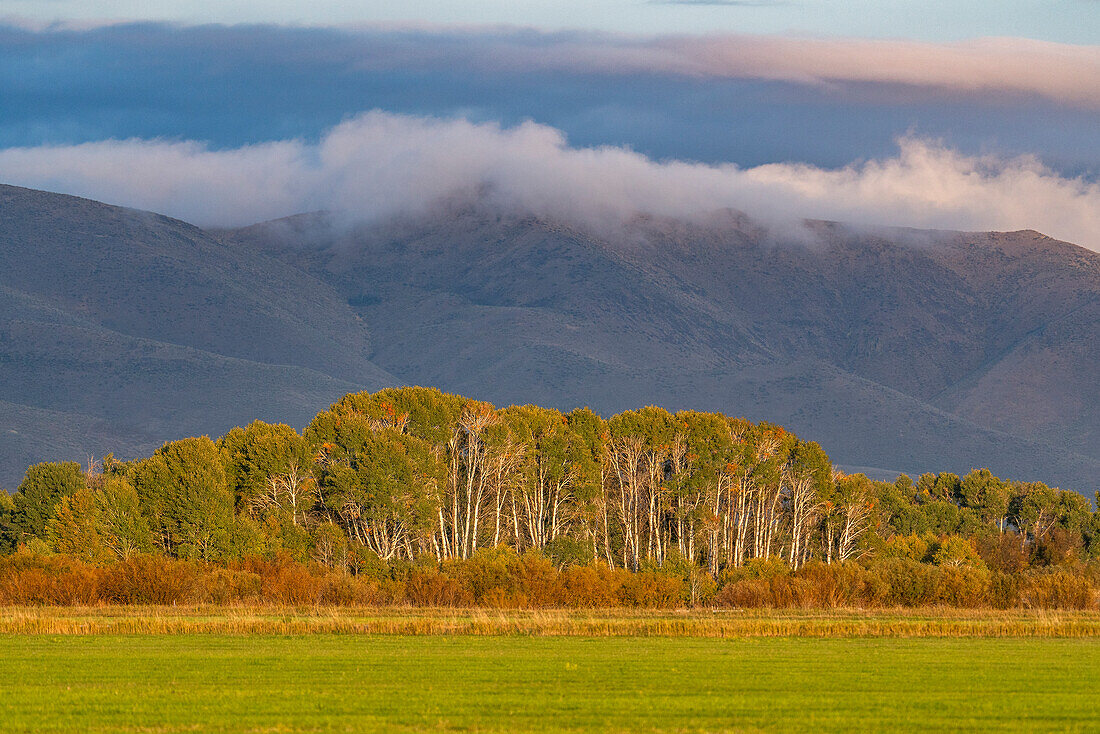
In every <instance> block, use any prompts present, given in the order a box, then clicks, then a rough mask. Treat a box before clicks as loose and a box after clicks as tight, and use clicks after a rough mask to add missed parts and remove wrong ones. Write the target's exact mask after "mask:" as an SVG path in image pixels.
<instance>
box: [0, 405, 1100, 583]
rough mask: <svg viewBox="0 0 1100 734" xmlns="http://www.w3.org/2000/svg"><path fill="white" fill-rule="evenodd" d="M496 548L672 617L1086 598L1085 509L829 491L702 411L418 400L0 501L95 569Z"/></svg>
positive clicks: (267, 429)
mask: <svg viewBox="0 0 1100 734" xmlns="http://www.w3.org/2000/svg"><path fill="white" fill-rule="evenodd" d="M501 549H507V550H508V552H510V553H512V554H513V556H515V557H516V558H524V557H539V558H543V559H546V560H547V562H549V563H550V564H552V566H553V567H555V568H557V569H559V570H561V569H565V568H569V567H601V568H605V569H609V570H615V571H624V572H628V573H658V574H660V573H664V574H666V575H668V574H672V575H675V576H677V578H681V580H682V581H683V583H684V584H686V586H685V588H688V589H689V592H687V593H688V600H689V601H695V600H696V599H697V597H698V595H699V594H703V595H706V594H711V595H713V594H715V593H717V591H718V589H719V588H720V587H724V586H726V585H728V584H729V583H733V582H736V583H739V584H740V587H739V588H741V589H742V590H744V589H746V588H749V587H750V586H751V583H749V582H752V581H753V580H754V579H759V578H764V577H767V578H771V577H778V576H784V577H788V578H811V577H814V574H819V575H820V573H821V572H820V571H818V570H815V569H818V568H819V567H825V568H833V569H841V568H846V569H852V568H862V569H865V570H866V569H873V568H880V567H883V564H889V563H893V564H894V566H895V567H896V566H897V564H898V563H899V562H900V563H904V564H908V565H907V566H906V568H908V571H907V572H906V573H908V574H909V576H911V577H913V578H915V576H914V574H920V573H927V572H931V571H930V570H931V569H944V568H946V569H963V570H965V572H966V573H970V574H971V575H972V576H973V575H975V574H977V576H978V577H981V578H980V579H979V582H981V583H985V584H987V585H988V584H989V583H992V581H991V579H992V578H993V575H994V574H1001V575H1007V576H1012V575H1017V576H1019V575H1021V574H1027V573H1033V572H1034V571H1035V570H1036V569H1053V568H1057V569H1059V570H1060V571H1062V572H1067V570H1068V571H1069V572H1072V573H1073V574H1076V576H1077V577H1079V578H1082V579H1086V580H1088V579H1093V578H1094V576H1095V575H1096V566H1097V563H1098V561H1097V560H1096V559H1097V558H1098V557H1100V512H1094V511H1093V510H1092V508H1091V506H1090V503H1089V502H1088V500H1086V499H1085V498H1084V497H1083V496H1081V495H1080V494H1077V493H1075V492H1070V491H1062V490H1058V489H1054V488H1051V487H1048V486H1046V485H1044V484H1042V483H1037V482H1019V481H1006V480H1002V479H999V478H998V477H995V476H993V475H992V474H991V473H990V472H989V471H988V470H985V469H980V470H974V471H971V472H970V473H969V474H967V475H965V476H963V477H959V476H957V475H954V474H949V473H940V474H925V475H922V476H920V477H919V478H917V479H916V481H913V479H911V478H910V477H908V476H905V475H902V476H900V477H898V479H897V480H896V481H894V482H880V481H872V480H870V479H868V478H867V477H866V476H864V475H860V474H857V475H845V474H844V473H842V472H840V471H838V470H837V469H836V468H835V467H833V465H832V463H831V462H830V460H829V457H828V456H827V455H826V454H825V452H824V451H823V450H822V449H821V447H820V446H818V445H817V444H816V443H814V442H810V441H804V440H801V439H799V438H798V437H797V436H795V435H794V434H792V433H790V432H789V431H786V430H784V429H783V428H782V427H780V426H776V425H772V424H769V423H751V422H749V421H746V420H744V419H740V418H731V417H728V416H725V415H721V414H717V413H702V412H695V411H682V412H678V413H670V412H668V411H666V410H664V409H661V408H655V407H647V408H642V409H640V410H632V411H626V412H623V413H620V414H618V415H615V416H613V417H611V418H609V419H603V418H601V417H600V416H598V415H597V414H595V413H594V412H592V411H591V410H588V409H587V408H582V409H578V410H573V411H571V412H568V413H562V412H559V411H556V410H552V409H547V408H541V407H537V406H531V405H527V406H512V407H507V408H502V409H497V408H494V407H493V406H492V405H490V404H487V403H483V402H478V401H474V400H470V399H467V398H464V397H461V396H458V395H450V394H445V393H442V392H440V391H438V390H434V389H427V388H396V389H389V390H383V391H380V392H377V393H373V394H370V393H357V394H349V395H346V396H345V397H344V398H342V399H341V400H340V401H339V402H337V403H336V404H334V405H333V406H331V407H330V408H329V409H328V410H326V411H323V412H321V413H319V414H318V415H317V416H316V417H315V418H314V419H313V420H312V422H311V423H310V424H309V425H308V426H307V427H306V428H305V430H304V431H302V432H301V433H299V432H297V431H295V430H294V429H293V428H291V427H289V426H286V425H273V424H267V423H263V422H259V421H257V422H254V423H252V424H250V425H248V426H246V427H243V428H234V429H232V430H231V431H230V432H229V433H227V434H226V435H225V436H222V437H221V438H219V439H217V440H212V439H210V438H208V437H197V438H187V439H183V440H180V441H173V442H170V443H167V444H165V445H164V446H162V447H161V448H160V449H158V450H157V451H156V452H155V453H154V454H153V455H152V456H150V457H148V458H144V459H139V460H135V461H117V460H115V459H114V458H113V457H111V456H107V457H105V458H104V459H102V460H101V461H92V462H89V464H88V465H87V466H81V465H80V464H78V463H75V462H60V463H44V464H37V465H34V466H32V467H30V468H29V469H28V470H27V473H26V476H25V477H24V479H23V481H22V483H21V484H20V485H19V487H18V489H17V490H16V492H15V493H14V494H13V495H8V494H7V493H0V553H5V554H13V553H23V554H37V555H39V556H43V557H45V556H49V555H51V554H57V555H60V556H62V557H67V558H74V559H80V560H81V561H82V562H84V563H87V564H92V565H97V566H104V565H110V564H114V563H119V562H128V561H130V560H131V559H134V558H138V557H146V556H160V557H165V558H173V559H182V560H190V561H195V562H199V563H206V564H222V565H227V564H232V563H239V562H241V561H242V560H244V559H273V558H277V557H278V558H283V559H288V560H291V561H294V562H296V563H299V564H304V565H307V566H308V565H313V566H316V567H321V568H325V569H329V570H332V571H336V572H339V573H340V574H345V575H348V576H359V575H370V574H373V575H375V576H376V577H380V578H381V577H386V576H388V577H391V578H397V577H398V576H400V577H401V578H403V579H407V578H408V574H409V569H412V568H421V569H423V568H424V567H426V566H432V565H434V566H435V567H436V568H437V569H441V568H455V567H457V566H456V564H462V563H464V562H470V561H472V560H474V559H477V558H482V557H484V556H485V554H486V553H494V552H499V551H501ZM935 572H936V573H946V572H939V571H935ZM838 573H839V572H838ZM845 573H847V574H849V576H847V577H845V578H849V581H848V583H856V582H855V581H852V580H851V579H852V578H854V577H851V573H853V572H852V571H850V570H849V571H846V572H845ZM837 578H840V576H837ZM981 579H985V581H981ZM910 580H911V579H910ZM859 583H861V584H866V583H871V582H870V581H867V579H864V580H863V581H860V582H859ZM1089 583H1092V582H1091V581H1089ZM983 588H986V587H983ZM1090 588H1091V587H1090ZM732 593H734V592H732V591H730V592H727V596H728V595H729V594H732ZM868 593H870V592H868ZM1084 596H1085V598H1088V597H1089V593H1088V592H1085V594H1084ZM1093 601H1095V600H1094V599H1093Z"/></svg>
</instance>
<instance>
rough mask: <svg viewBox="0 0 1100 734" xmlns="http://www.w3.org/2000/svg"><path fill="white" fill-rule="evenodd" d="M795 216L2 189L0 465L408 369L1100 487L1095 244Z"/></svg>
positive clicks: (852, 462)
mask: <svg viewBox="0 0 1100 734" xmlns="http://www.w3.org/2000/svg"><path fill="white" fill-rule="evenodd" d="M816 228H817V235H818V241H816V242H814V243H813V244H804V243H802V244H800V243H790V242H775V241H773V240H772V239H771V238H769V237H768V236H767V235H766V234H765V233H764V232H762V231H760V230H759V229H758V228H757V227H755V226H754V225H753V224H752V223H751V222H749V221H748V220H746V219H745V218H744V217H740V216H735V215H732V214H730V215H722V216H716V217H714V218H713V220H711V221H710V222H708V223H705V224H688V223H684V222H675V221H664V220H654V219H639V220H638V221H636V222H633V223H631V224H630V225H628V226H627V227H625V228H624V229H622V230H621V231H617V232H615V233H614V234H603V235H599V236H597V235H593V234H591V233H589V232H587V231H583V230H580V229H577V228H575V227H570V226H566V225H564V224H561V223H557V222H547V221H543V220H539V219H535V218H524V217H517V216H501V215H499V214H496V213H493V212H490V211H486V210H485V209H483V208H481V207H479V206H460V205H448V206H442V207H440V208H438V209H437V210H435V211H433V212H432V213H431V214H429V215H425V216H420V217H416V218H404V219H399V220H393V221H388V222H385V223H381V224H379V223H375V224H372V225H370V226H360V227H357V228H352V229H347V228H340V227H335V226H333V225H331V223H329V221H328V219H327V218H326V217H325V216H324V215H303V216H301V217H294V218H291V219H288V220H280V221H278V222H270V223H264V224H260V225H256V226H253V227H249V228H245V229H242V230H235V231H223V232H214V233H210V232H203V231H201V230H198V229H196V228H194V227H191V226H190V225H187V224H185V223H182V222H178V221H175V220H171V219H168V218H165V217H161V216H158V215H153V214H148V213H142V212H135V211H132V210H126V209H120V208H117V207H110V206H106V205H103V204H98V203H95V202H90V201H86V200H82V199H77V198H74V197H68V196H61V195H56V194H46V193H42V192H34V191H28V190H25V189H17V188H13V187H0V426H3V429H4V430H3V433H2V435H0V485H7V486H8V488H12V487H13V486H14V484H15V483H16V482H17V481H18V477H19V475H21V473H22V471H23V469H24V468H25V466H26V464H27V463H28V462H30V461H33V460H40V459H47V458H50V459H56V458H78V459H79V458H83V457H86V455H87V454H88V453H97V454H99V453H102V452H104V451H106V450H111V449H114V450H116V451H117V452H119V453H120V454H129V455H135V454H137V453H143V452H147V451H148V450H149V448H150V447H152V446H153V445H155V444H158V443H159V442H161V441H163V440H166V439H169V438H175V437H179V436H184V435H190V434H195V433H203V432H207V433H215V434H216V433H219V432H221V431H224V430H226V429H227V428H228V427H229V426H231V425H234V424H236V423H240V422H247V421H248V420H250V419H252V418H257V417H258V418H265V419H268V420H283V421H287V422H289V423H291V424H294V425H296V426H298V427H300V426H301V425H302V424H303V423H304V422H305V420H307V419H308V417H309V415H311V414H312V412H313V411H314V410H315V409H316V406H317V405H319V404H325V403H327V402H331V401H332V400H334V399H335V398H336V397H338V396H339V395H340V394H342V393H343V392H346V391H349V390H353V389H364V388H366V389H375V388H378V387H381V386H384V385H390V384H424V385H433V386H437V387H440V388H442V389H444V390H448V391H452V392H460V393H464V394H469V395H472V396H474V397H478V398H482V399H486V400H491V401H493V402H495V403H498V404H507V403H511V402H518V401H522V402H527V401H533V402H537V403H540V404H544V405H550V406H554V407H559V408H572V407H575V406H578V405H586V404H587V405H590V406H591V407H593V408H594V409H596V410H599V411H601V412H603V413H605V414H610V413H614V412H618V411H621V410H624V409H627V408H632V407H637V406H639V405H645V404H659V405H662V406H665V407H668V408H671V409H679V408H688V407H690V408H699V409H705V410H717V411H723V412H726V413H732V414H737V415H744V416H745V417H748V418H751V419H754V420H760V419H766V420H769V421H775V422H777V423H782V424H784V425H787V426H789V427H790V428H791V429H793V430H795V431H797V432H798V433H799V434H800V435H803V436H805V437H807V438H811V439H814V440H817V441H819V442H820V443H821V444H822V445H823V446H824V447H825V449H826V450H827V451H828V452H829V454H830V455H831V456H832V457H833V459H834V460H836V461H839V462H841V463H842V464H844V465H846V466H851V467H863V468H867V470H868V471H871V472H873V473H876V474H878V475H880V476H885V475H889V474H890V473H892V472H897V471H907V472H921V471H925V470H949V471H956V472H965V471H967V470H969V469H970V468H972V467H976V466H989V467H990V468H991V469H993V471H994V472H995V473H998V474H1001V475H1005V476H1013V477H1017V478H1020V479H1032V478H1033V479H1042V480H1044V481H1047V482H1049V483H1051V484H1057V485H1061V486H1062V487H1065V488H1072V489H1077V490H1079V491H1083V492H1085V493H1087V494H1091V492H1092V491H1093V490H1095V489H1098V488H1100V404H1098V402H1100V395H1098V391H1097V390H1095V388H1094V386H1095V385H1096V384H1097V380H1098V378H1100V374H1098V372H1100V366H1098V365H1100V353H1098V352H1100V338H1098V337H1100V333H1098V331H1100V327H1098V326H1097V325H1098V324H1100V319H1098V317H1100V312H1098V309H1100V256H1098V255H1097V254H1095V253H1092V252H1089V251H1087V250H1084V249H1082V248H1079V247H1076V246H1074V245H1070V244H1066V243H1062V242H1056V241H1054V240H1051V239H1049V238H1046V237H1044V236H1042V235H1040V234H1037V233H1035V232H1014V233H996V234H994V233H973V234H971V233H952V232H915V231H905V230H889V231H877V232H867V231H856V230H852V229H849V228H845V227H843V226H840V225H836V224H827V223H821V224H818V225H816Z"/></svg>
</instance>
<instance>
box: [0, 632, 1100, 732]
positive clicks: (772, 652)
mask: <svg viewBox="0 0 1100 734" xmlns="http://www.w3.org/2000/svg"><path fill="white" fill-rule="evenodd" d="M6 618H7V617H6ZM1097 660H1100V639H1096V638H1084V639H1080V638H1079V639H1066V638H1052V637H1030V638H982V637H967V638H944V637H833V638H807V637H741V638H727V639H719V638H710V637H698V636H562V635H546V636H542V635H537V634H526V635H517V634H512V635H446V634H435V635H392V634H391V635H379V634H373V635H355V634H333V633H315V634H295V635H280V634H216V633H212V632H208V633H205V634H194V633H179V634H144V635H141V634H131V635H118V634H85V635H73V634H29V635H13V634H4V635H2V636H0V681H2V684H0V685H2V688H3V695H2V696H0V730H3V731H5V732H31V731H34V732H69V731H73V732H76V731H81V732H83V731H91V732H109V731H110V732H115V731H118V732H139V731H141V732H184V731H188V732H189V731H203V732H207V731H209V732H268V731H271V732H317V731H325V732H327V731H375V730H385V731H404V732H420V731H486V732H538V731H592V730H596V731H651V732H665V731H669V732H671V731H676V732H684V731H700V732H701V731H762V730H785V731H857V730H858V731H876V730H879V731H890V730H898V729H901V728H910V729H917V730H923V731H948V730H950V731H958V730H985V731H989V730H1031V731H1036V730H1043V731H1090V730H1092V731H1094V730H1096V729H1097V727H1100V711H1098V710H1097V707H1096V702H1097V700H1098V694H1100V666H1097V665H1096V661H1097Z"/></svg>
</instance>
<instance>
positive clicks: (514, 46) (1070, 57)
mask: <svg viewBox="0 0 1100 734" xmlns="http://www.w3.org/2000/svg"><path fill="white" fill-rule="evenodd" d="M782 1H783V0H665V2H671V3H672V4H685V3H686V4H695V3H702V2H707V3H720V4H727V5H754V6H761V5H775V4H778V3H780V2H782ZM15 30H16V29H15V28H14V27H10V28H9V31H15ZM0 31H3V27H2V26H0ZM21 32H22V33H23V34H24V35H22V36H20V37H19V38H17V39H15V41H14V43H15V44H16V45H15V48H26V47H28V46H45V47H46V48H47V49H52V48H55V47H56V46H58V45H59V44H65V43H72V44H73V45H75V46H77V47H78V48H79V49H84V48H86V47H88V46H92V47H95V46H98V45H104V46H108V47H112V46H117V47H121V48H131V47H133V48H136V49H145V50H148V47H149V46H151V45H156V46H159V47H161V48H158V52H163V53H169V54H171V53H172V52H173V51H174V50H176V49H178V48H180V47H181V46H188V47H192V48H195V47H201V48H203V49H204V50H205V52H206V53H208V54H213V55H214V56H215V57H216V56H220V55H226V56H229V57H232V58H234V59H240V60H252V59H254V58H256V56H257V54H259V55H268V54H270V56H269V57H268V60H269V61H271V62H275V63H287V62H288V61H293V62H295V63H300V64H306V65H312V64H317V63H319V62H323V63H326V64H330V65H334V66H337V67H339V68H341V69H343V70H344V71H345V72H365V71H380V70H388V71H394V72H409V71H412V70H421V71H422V70H426V69H435V70H439V69H447V70H452V71H453V70H456V69H460V70H463V71H466V72H478V73H499V72H501V71H502V70H507V71H509V72H511V73H513V74H516V73H523V72H532V71H557V72H569V73H580V74H611V75H623V74H661V75H674V76H681V77H690V78H695V79H700V78H702V79H750V80H766V81H784V82H793V83H798V84H809V85H831V86H832V87H833V88H835V89H837V90H838V91H840V90H843V89H845V88H847V87H848V86H850V85H867V84H872V85H890V86H894V85H904V86H907V87H911V88H923V89H927V90H938V91H940V92H946V93H950V94H954V95H960V94H972V93H975V92H981V93H987V94H988V93H994V94H1003V93H1012V94H1024V95H1038V96H1040V97H1044V98H1047V99H1050V100H1054V101H1057V102H1059V103H1061V104H1068V105H1074V106H1078V107H1085V108H1088V109H1100V46H1095V45H1088V46H1085V45H1070V44H1060V43H1052V42H1046V41H1037V40H1031V39H1025V38H978V39H972V40H965V41H958V42H954V43H930V42H920V41H905V40H897V39H889V40H872V39H845V38H833V39H826V38H813V37H792V36H764V35H744V34H712V35H655V36H654V35H629V34H614V33H605V32H595V31H557V32H544V31H538V30H535V29H530V28H515V27H455V26H435V27H433V26H424V25H413V26H398V25H384V26H380V25H371V26H363V27H358V28H350V27H344V28H336V27H329V28H293V27H282V26H217V25H207V26H193V27H188V26H178V25H165V24H156V23H143V24H133V25H111V26H107V27H102V28H93V29H90V30H86V31H79V30H73V29H71V28H65V27H58V28H52V27H47V28H43V29H41V31H40V32H38V33H37V34H35V33H33V32H31V31H28V30H27V29H25V28H24V29H23V30H22V31H21ZM2 35H3V34H2V33H0V36H2ZM28 36H29V37H28ZM0 40H2V39H0ZM34 50H35V52H36V53H37V54H41V53H42V49H41V48H35V49H34ZM284 50H285V54H286V55H285V56H282V57H280V56H279V55H278V52H280V51H284ZM79 52H80V51H79V50H77V49H73V50H70V52H69V53H79ZM280 60H281V61H280ZM146 62H150V61H149V60H148V59H146ZM150 63H151V62H150ZM191 63H197V64H200V65H202V63H203V61H202V59H198V60H195V59H192V60H191Z"/></svg>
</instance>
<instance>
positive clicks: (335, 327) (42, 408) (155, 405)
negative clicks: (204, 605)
mask: <svg viewBox="0 0 1100 734" xmlns="http://www.w3.org/2000/svg"><path fill="white" fill-rule="evenodd" d="M370 351H371V347H370V340H369V334H368V332H367V331H366V330H365V329H364V328H363V326H362V324H361V322H360V320H359V318H358V317H357V316H356V314H355V313H353V312H352V310H351V309H350V308H349V307H348V305H347V303H346V302H344V301H342V300H340V299H339V298H337V297H336V296H335V295H334V294H332V293H331V289H329V288H328V287H326V286H325V285H324V284H321V283H317V282H315V281H313V279H312V278H310V277H309V276H308V275H306V274H304V273H302V272H300V271H298V270H295V269H294V268H291V267H288V266H287V265H285V264H283V263H281V262H278V261H275V260H271V259H269V258H265V257H263V256H262V255H258V254H257V253H253V252H242V251H240V250H239V249H237V248H233V247H230V246H228V245H226V244H225V243H224V242H221V241H219V240H216V239H214V238H212V237H211V236H209V235H208V234H206V233H204V232H203V231H201V230H199V229H197V228H195V227H193V226H191V225H189V224H185V223H183V222H179V221H176V220H172V219H169V218H167V217H162V216H158V215H154V214H149V213H147V212H138V211H133V210H129V209H122V208H119V207H112V206H107V205H104V204H100V203H97V202H93V201H88V200H85V199H79V198H76V197H71V196H62V195H58V194H49V193H45V192H40V191H31V190H27V189H20V188H15V187H10V186H0V426H2V437H0V486H8V487H9V488H11V487H13V486H14V484H15V483H16V482H18V480H19V477H20V476H21V475H22V473H23V470H24V469H25V468H26V465H27V464H28V463H29V462H31V461H41V460H44V459H54V458H56V459H61V458H64V459H80V460H84V459H86V458H87V457H88V455H89V454H96V455H102V454H103V453H104V452H107V451H115V452H117V453H118V454H119V455H125V456H132V455H136V454H138V453H142V452H148V451H150V450H151V449H152V448H155V447H156V446H158V445H159V444H160V443H162V442H163V441H165V440H167V439H170V438H176V437H179V436H183V435H190V434H195V433H214V434H217V433H219V432H221V431H224V430H227V429H228V428H230V427H232V426H233V425H236V424H238V423H241V422H247V421H250V420H252V419H253V418H257V417H260V418H264V417H266V418H268V419H280V420H289V421H291V422H294V423H296V424H301V423H304V422H305V421H307V420H308V419H309V417H310V416H312V415H313V414H314V413H315V412H316V410H317V408H318V406H323V405H325V404H327V403H328V402H330V401H332V400H333V399H335V398H336V397H337V396H339V395H340V394H342V393H343V392H346V391H348V390H351V389H361V388H362V387H372V388H376V387H381V386H383V385H388V384H393V383H394V382H396V378H395V377H393V376H392V375H390V374H388V373H386V372H385V371H384V370H382V369H380V368H378V367H377V366H375V365H374V364H373V363H372V362H371V361H370V360H369V357H368V354H369V352H370Z"/></svg>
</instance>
